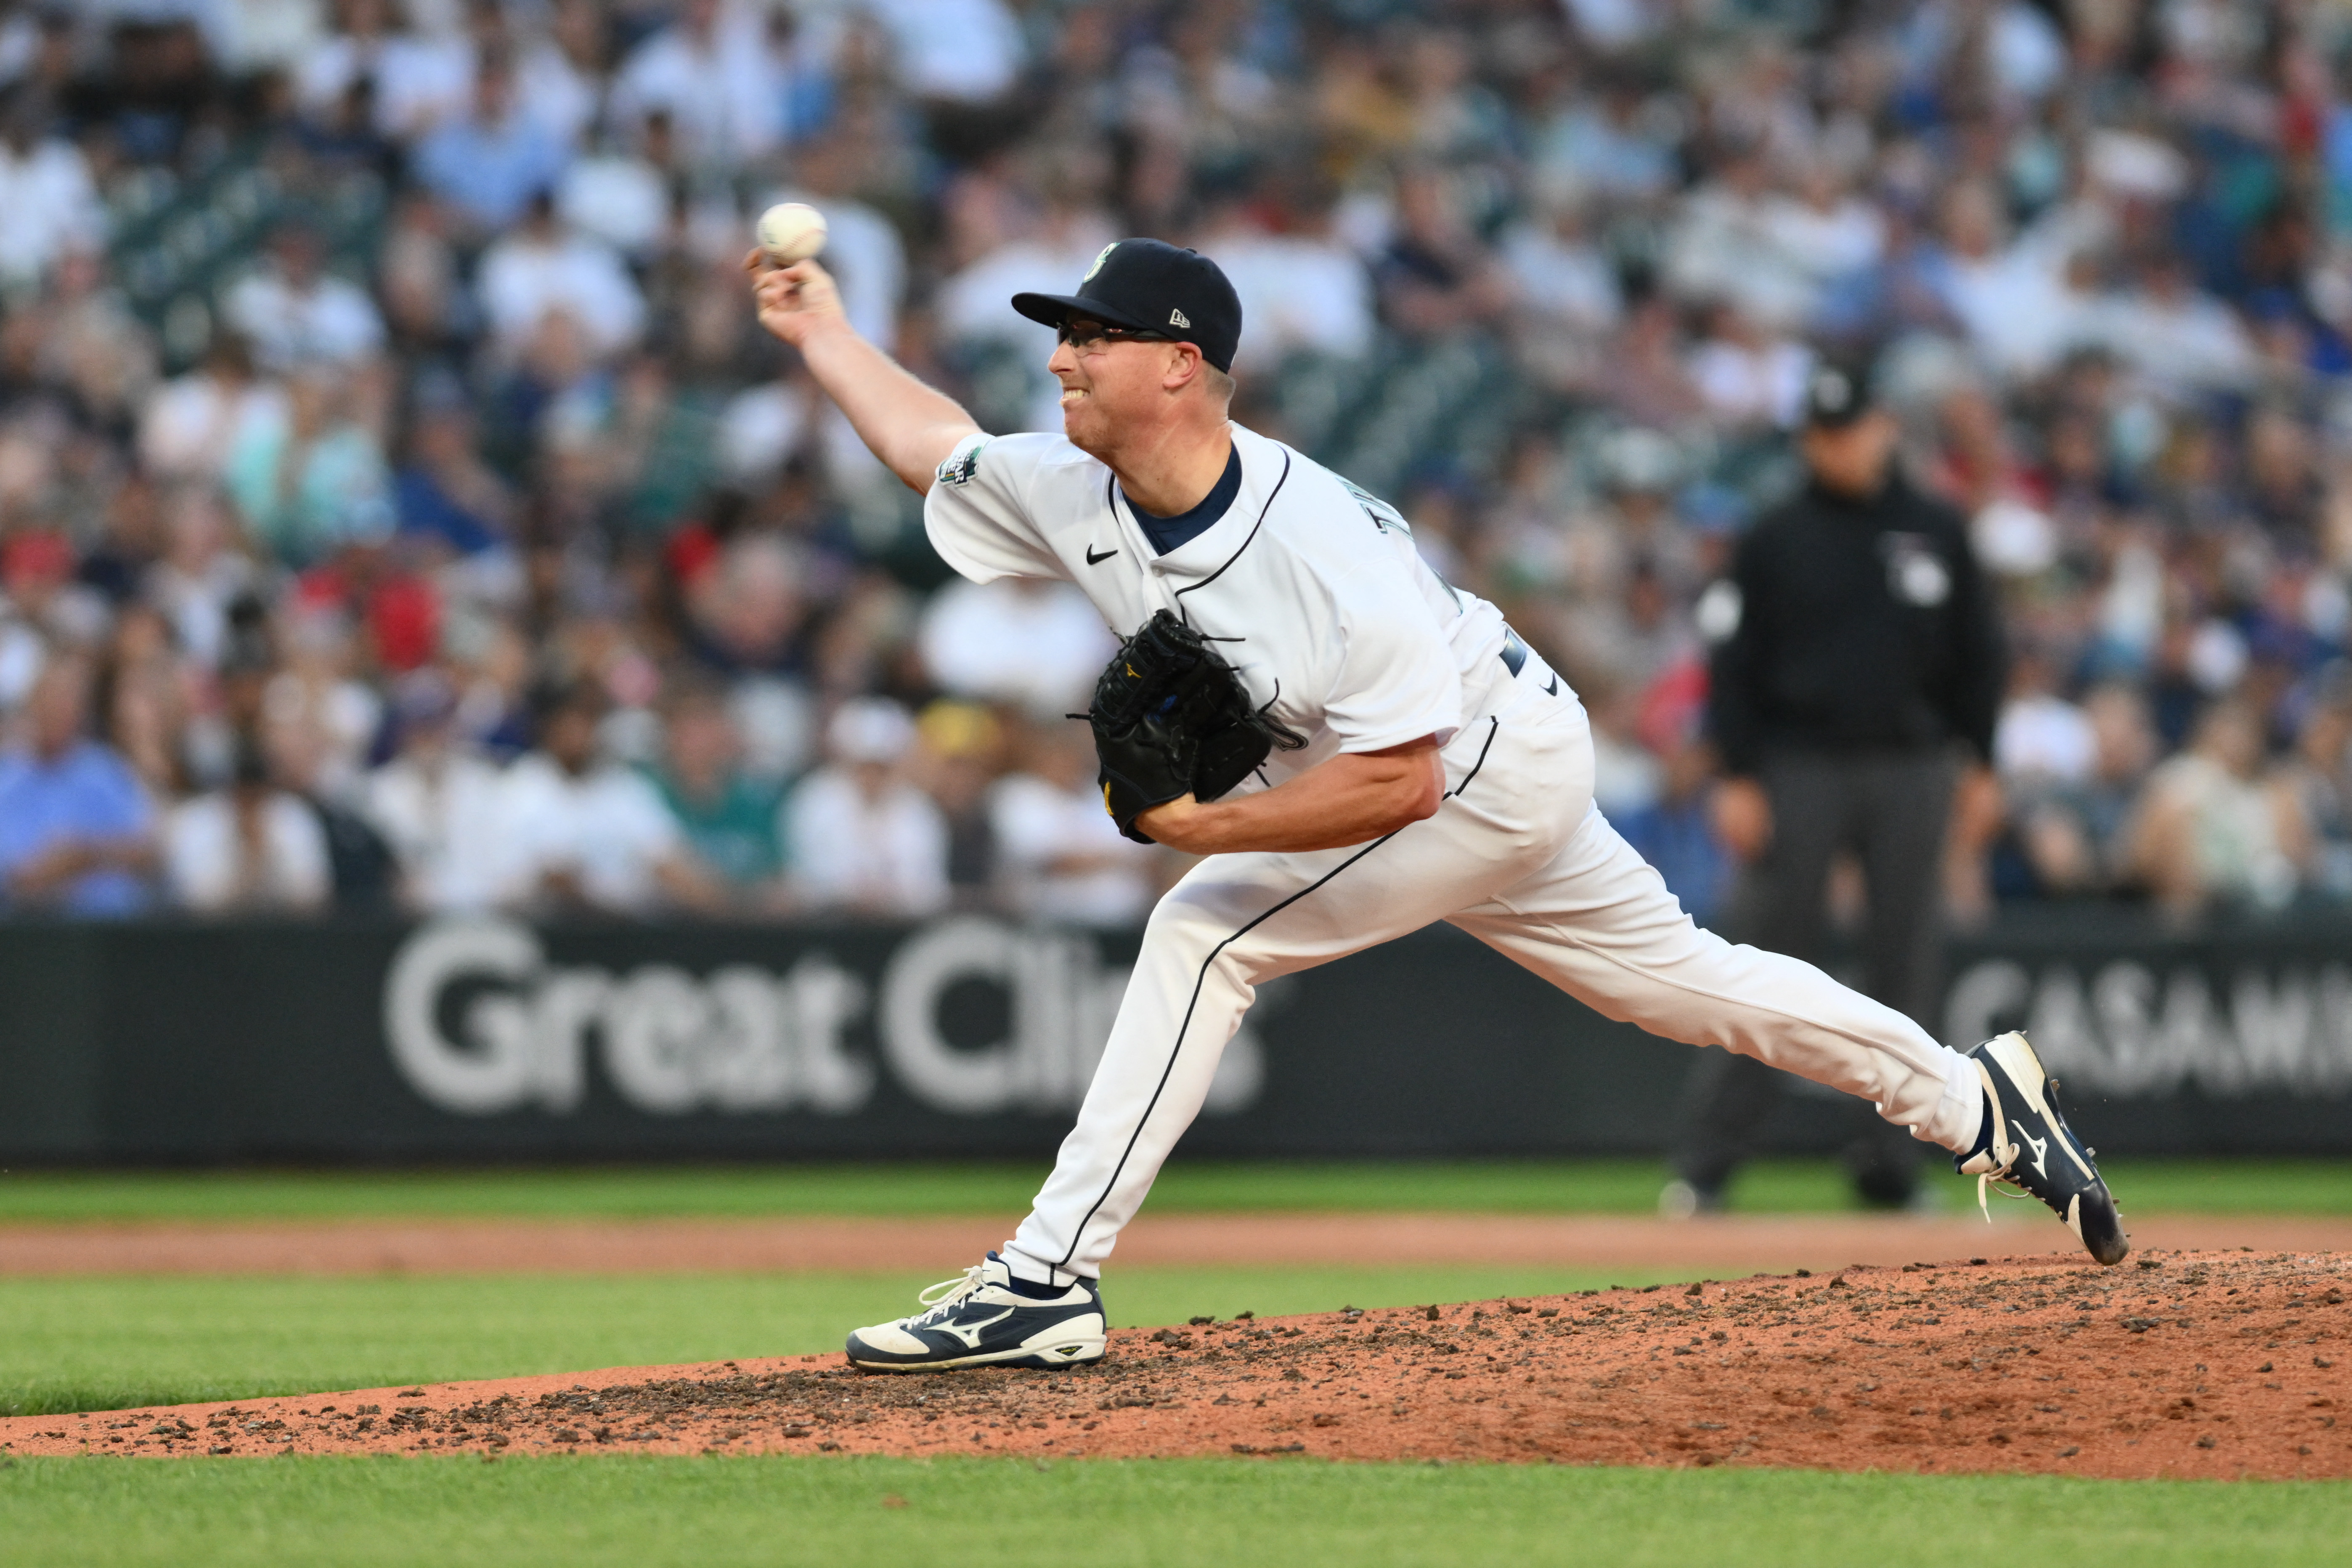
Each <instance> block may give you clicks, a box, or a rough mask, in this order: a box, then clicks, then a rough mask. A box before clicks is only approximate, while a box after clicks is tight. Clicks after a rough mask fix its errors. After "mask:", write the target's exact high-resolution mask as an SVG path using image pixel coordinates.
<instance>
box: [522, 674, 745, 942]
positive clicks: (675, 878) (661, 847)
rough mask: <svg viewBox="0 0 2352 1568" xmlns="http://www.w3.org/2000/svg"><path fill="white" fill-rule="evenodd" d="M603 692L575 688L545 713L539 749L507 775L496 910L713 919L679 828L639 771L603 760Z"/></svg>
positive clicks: (702, 879) (703, 882) (706, 883)
mask: <svg viewBox="0 0 2352 1568" xmlns="http://www.w3.org/2000/svg"><path fill="white" fill-rule="evenodd" d="M605 708H606V701H605V698H604V692H603V690H602V689H601V688H599V687H597V686H596V685H595V684H594V683H593V682H591V681H577V682H574V683H573V684H572V685H571V686H568V687H565V688H564V689H562V690H561V691H559V692H556V693H553V694H551V696H550V697H549V699H548V700H547V701H546V702H545V703H544V705H543V706H542V709H541V719H540V723H539V741H540V749H539V750H538V751H536V752H531V753H530V755H528V756H526V757H523V758H521V759H520V761H518V762H517V763H515V764H514V766H512V767H511V768H509V769H508V770H507V775H506V781H505V788H504V790H503V792H502V793H503V795H504V796H505V799H504V804H503V808H502V810H501V811H500V813H499V816H500V819H501V823H502V833H503V837H504V838H505V842H506V850H505V875H504V877H503V879H501V893H502V898H501V901H502V902H504V903H506V904H508V905H509V906H513V907H518V908H521V909H524V910H538V911H544V912H578V911H591V912H594V913H598V914H611V915H649V914H654V913H657V912H659V911H660V910H663V909H664V908H665V907H668V908H682V909H688V910H708V909H714V908H716V907H718V906H719V903H720V902H721V894H720V891H719V887H718V884H717V882H716V881H715V879H713V878H712V877H711V876H710V874H709V872H707V871H705V870H704V869H703V868H701V867H700V866H699V865H698V864H696V862H695V860H694V858H693V855H692V854H691V853H690V852H689V851H688V848H687V845H686V838H685V836H684V835H683V834H682V833H680V832H679V830H678V826H677V818H675V817H673V816H671V815H670V814H669V810H668V808H667V807H666V806H664V805H662V801H661V795H659V794H658V793H657V792H656V790H655V788H654V786H653V785H652V784H650V783H648V782H647V781H646V777H645V775H644V774H643V773H638V772H637V771H636V770H635V769H634V768H630V767H627V766H625V765H624V764H622V763H617V762H614V761H612V760H610V759H608V758H606V757H604V756H603V755H602V754H601V746H600V744H599V741H598V736H597V729H598V726H599V725H600V723H601V722H602V721H603V720H604V712H605Z"/></svg>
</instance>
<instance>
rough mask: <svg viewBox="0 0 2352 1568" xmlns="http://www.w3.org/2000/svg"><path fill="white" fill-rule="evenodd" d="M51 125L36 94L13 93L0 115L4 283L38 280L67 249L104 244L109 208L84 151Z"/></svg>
mask: <svg viewBox="0 0 2352 1568" xmlns="http://www.w3.org/2000/svg"><path fill="white" fill-rule="evenodd" d="M45 129H46V127H45V125H44V123H43V118H42V115H41V112H40V110H39V107H38V105H37V103H36V102H35V100H33V98H32V96H31V89H28V88H24V87H18V88H15V89H11V90H10V94H9V97H8V100H7V103H6V107H5V110H0V212H5V214H7V215H8V221H7V222H5V223H0V282H5V283H7V284H9V285H11V286H15V287H19V288H21V287H24V286H26V285H29V284H32V283H36V282H37V281H39V280H40V279H41V278H42V276H43V275H44V274H46V273H47V271H48V270H49V268H51V267H53V266H54V265H56V263H57V260H58V258H59V257H61V256H63V255H64V254H65V253H66V252H68V251H69V250H95V249H97V248H99V247H100V246H102V245H104V244H105V243H106V209H105V207H104V206H102V205H100V202H99V199H98V187H97V186H96V185H95V184H92V183H91V182H90V177H89V164H87V163H84V162H83V161H82V155H81V150H80V149H79V148H78V147H76V146H75V145H74V144H73V143H72V142H68V141H66V140H65V139H64V138H62V137H57V136H48V135H45V134H44V131H45Z"/></svg>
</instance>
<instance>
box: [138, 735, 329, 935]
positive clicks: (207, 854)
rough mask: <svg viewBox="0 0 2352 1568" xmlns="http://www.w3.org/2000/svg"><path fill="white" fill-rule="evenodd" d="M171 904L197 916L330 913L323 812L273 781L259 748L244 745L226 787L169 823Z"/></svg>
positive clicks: (188, 804) (183, 808)
mask: <svg viewBox="0 0 2352 1568" xmlns="http://www.w3.org/2000/svg"><path fill="white" fill-rule="evenodd" d="M163 870H164V876H165V879H166V880H167V881H168V882H169V884H170V886H171V889H172V899H173V902H174V903H175V904H177V905H178V906H179V907H180V908H182V909H184V910H194V912H196V913H198V914H246V913H257V912H265V911H267V912H279V913H299V912H303V911H307V910H320V909H324V908H325V907H326V904H327V898H328V895H329V893H330V892H331V890H332V884H331V879H330V877H329V874H328V861H327V835H326V831H325V829H323V828H322V827H320V824H319V817H318V814H317V813H315V812H313V811H312V810H311V809H310V807H309V806H308V805H304V804H303V802H302V801H301V800H300V799H299V798H298V797H296V796H295V795H289V794H288V793H287V792H286V791H284V790H281V789H278V788H276V787H275V786H274V785H273V784H271V782H270V778H269V770H268V764H267V763H265V762H264V761H263V760H262V756H261V752H260V750H259V748H257V747H256V746H253V745H250V744H247V745H242V746H240V747H239V748H238V752H237V757H236V773H235V775H234V777H233V778H232V779H231V781H230V783H229V784H228V787H226V789H219V790H215V791H213V792H212V793H211V794H209V795H198V796H196V797H195V798H194V800H190V801H185V802H183V803H182V804H181V805H177V806H175V807H173V810H172V813H171V815H170V816H168V817H167V818H166V819H165V821H164V825H163Z"/></svg>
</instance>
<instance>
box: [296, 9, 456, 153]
mask: <svg viewBox="0 0 2352 1568" xmlns="http://www.w3.org/2000/svg"><path fill="white" fill-rule="evenodd" d="M337 9H338V11H339V12H340V16H341V22H342V30H341V32H339V33H337V34H335V36H334V37H331V38H329V39H327V40H326V41H325V42H324V43H321V44H320V45H318V46H317V47H314V48H312V49H311V50H310V54H309V55H308V56H306V57H305V58H304V59H303V61H302V65H301V68H300V69H299V70H298V71H297V72H296V73H295V76H294V95H295V98H296V100H297V101H298V102H299V103H300V104H301V105H302V107H303V109H305V110H308V111H309V112H310V113H312V114H321V113H325V112H328V111H331V110H332V109H333V108H334V107H335V105H336V104H338V103H339V102H341V100H342V97H343V95H344V93H345V92H346V91H348V90H349V89H350V88H351V86H352V83H353V82H355V81H358V80H360V79H362V78H365V79H368V80H369V81H371V82H372V83H373V85H374V89H375V90H374V99H375V123H376V130H377V131H378V132H381V133H382V134H383V135H386V136H391V137H396V138H399V139H401V140H406V139H407V138H409V137H411V136H415V135H416V134H417V133H419V132H423V131H425V130H427V129H429V128H430V127H431V126H432V125H433V124H434V123H435V122H436V121H438V120H439V119H440V118H441V117H442V116H443V115H445V114H447V113H451V112H454V111H455V110H459V109H462V108H463V107H464V106H465V102H466V94H467V90H468V89H469V88H470V87H471V85H472V82H473V77H474V47H473V41H472V40H471V39H469V38H467V37H466V36H465V35H464V34H463V33H448V34H443V35H438V36H436V35H431V34H425V33H419V32H415V31H411V30H410V29H409V28H408V27H407V26H405V25H404V23H405V18H404V17H403V16H401V14H400V7H399V6H398V5H396V4H394V0H342V3H341V5H339V6H338V7H337Z"/></svg>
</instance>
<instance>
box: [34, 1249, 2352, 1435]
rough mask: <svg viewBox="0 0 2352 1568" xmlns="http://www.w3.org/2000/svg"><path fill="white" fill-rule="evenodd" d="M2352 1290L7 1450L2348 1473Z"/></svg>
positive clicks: (731, 1389) (1451, 1327) (842, 1389)
mask: <svg viewBox="0 0 2352 1568" xmlns="http://www.w3.org/2000/svg"><path fill="white" fill-rule="evenodd" d="M1115 1289H1116V1285H1115V1282H1114V1285H1113V1290H1114V1292H1115ZM1113 1302H1114V1306H1115V1304H1116V1296H1115V1293H1114V1296H1113ZM2347 1303H2352V1257H2347V1256H2346V1255H2344V1254H2341V1253H2311V1252H2304V1253H2273V1254H2268V1255H2257V1254H2252V1253H2249V1252H2242V1251H2231V1252H2218V1251H2189V1252H2152V1253H2147V1254H2144V1255H2142V1256H2140V1257H2138V1258H2134V1259H2133V1260H2131V1261H2130V1262H2128V1263H2126V1264H2125V1265H2124V1266H2123V1267H2122V1268H2116V1269H2107V1270H2102V1269H2099V1268H2095V1267H2092V1266H2090V1265H2088V1264H2085V1263H2082V1262H2080V1261H2078V1260H2077V1259H2075V1258H2072V1257H2066V1256H2049V1257H2039V1258H2000V1259H1996V1260H1983V1259H1977V1258H1969V1259H1962V1260H1956V1261H1950V1262H1946V1263H1942V1264H1908V1265H1904V1266H1902V1267H1899V1268H1861V1267H1855V1268H1848V1269H1845V1270H1843V1271H1841V1272H1838V1273H1836V1274H1831V1275H1806V1274H1798V1275H1793V1276H1762V1275H1759V1276H1755V1277H1752V1278H1749V1279H1739V1280H1733V1281H1729V1282H1724V1283H1714V1282H1710V1283H1706V1284H1701V1285H1695V1286H1663V1287H1652V1288H1650V1289H1642V1290H1629V1289H1620V1290H1608V1291H1601V1292H1592V1293H1585V1294H1580V1295H1574V1296H1567V1297H1557V1298H1539V1299H1530V1300H1506V1301H1487V1302H1481V1303H1475V1304H1463V1305H1454V1306H1429V1307H1413V1308H1390V1309H1381V1310H1371V1311H1360V1312H1359V1311H1341V1312H1334V1313H1323V1314H1318V1315H1315V1316H1309V1317H1299V1318H1289V1319H1279V1320H1267V1321H1253V1320H1241V1321H1226V1322H1206V1321H1195V1322H1192V1323H1190V1324H1187V1325H1184V1326H1183V1327H1181V1328H1166V1329H1158V1330H1141V1329H1135V1330H1122V1331H1115V1332H1113V1334H1112V1335H1111V1352H1110V1355H1109V1357H1108V1359H1107V1360H1106V1361H1105V1363H1103V1364H1101V1365H1099V1366H1097V1367H1094V1368H1089V1369H1086V1370H1069V1371H1057V1372H1052V1373H1037V1372H1006V1371H981V1372H966V1373H945V1374H932V1375H916V1376H908V1375H868V1374H861V1373H856V1372H854V1371H852V1370H850V1369H849V1368H848V1367H847V1366H845V1364H844V1363H843V1362H842V1360H841V1358H840V1357H839V1356H837V1355H836V1356H803V1357H796V1358H791V1359H785V1360H776V1361H743V1362H729V1363H719V1364H716V1365H701V1366H679V1367H652V1368H646V1367H639V1368H625V1369H616V1370H608V1371H603V1372H594V1373H572V1374H565V1375H561V1376H554V1377H537V1378H516V1379H505V1380H499V1381H493V1382H483V1383H464V1384H433V1385H429V1386H425V1387H413V1388H406V1389H376V1390H368V1391H362V1392H357V1393H339V1394H312V1395H305V1396H300V1397H295V1398H287V1399H267V1400H254V1401H244V1402H239V1403H236V1404H227V1405H182V1406H177V1407H173V1408H170V1409H146V1410H131V1411H112V1412H107V1413H104V1414H101V1415H79V1416H55V1415H50V1416H18V1417H12V1418H8V1419H5V1420H0V1447H5V1448H6V1449H7V1450H9V1451H12V1452H14V1453H16V1454H61V1453H62V1454H71V1453H91V1454H100V1453H110V1454H117V1455H141V1456H158V1457H160V1456H164V1455H179V1456H206V1455H213V1456H218V1455H272V1454H286V1453H293V1454H307V1453H331V1452H357V1451H400V1452H434V1453H442V1452H448V1451H452V1450H458V1451H467V1450H470V1451H475V1452H479V1453H481V1454H482V1455H484V1456H485V1457H486V1458H490V1457H496V1456H499V1455H503V1454H517V1453H534V1452H550V1451H579V1452H594V1451H605V1452H614V1451H651V1452H665V1453H678V1452H688V1453H692V1452H701V1451H705V1450H719V1451H726V1452H810V1451H813V1452H821V1453H844V1454H852V1453H855V1454H875V1453H887V1454H904V1455H923V1454H934V1453H956V1452H961V1453H1013V1454H1034V1455H1037V1456H1041V1457H1044V1456H1060V1457H1067V1458H1077V1457H1081V1456H1098V1457H1134V1456H1147V1455H1181V1454H1219V1455H1232V1454H1242V1455H1248V1456H1253V1457H1264V1458H1268V1459H1270V1460H1272V1461H1274V1462H1280V1461H1281V1460H1282V1459H1283V1458H1285V1457H1286V1456H1294V1455H1308V1456H1316V1457H1320V1458H1335V1459H1415V1458H1418V1459H1444V1460H1456V1459H1459V1460H1487V1461H1497V1460H1500V1461H1520V1462H1528V1461H1551V1462H1559V1463H1576V1464H1613V1465H1700V1466H1703V1465H1717V1464H1728V1465H1754V1466H1773V1467H1805V1468H1823V1469H1845V1470H1859V1469H1879V1470H1917V1471H1932V1472H1937V1473H1953V1472H1960V1471H1994V1470H1997V1471H2043V1472H2051V1473H2058V1474H2070V1475H2084V1476H2105V1477H2154V1476H2169V1477H2211V1478H2241V1477H2246V1478H2281V1479H2287V1478H2294V1479H2323V1478H2346V1477H2352V1426H2347V1425H2340V1424H2339V1418H2340V1417H2342V1416H2343V1415H2346V1414H2347V1410H2346V1404H2347V1398H2352V1363H2347V1362H2346V1361H2345V1360H2344V1352H2345V1349H2346V1347H2347V1340H2352V1304H2347Z"/></svg>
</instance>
